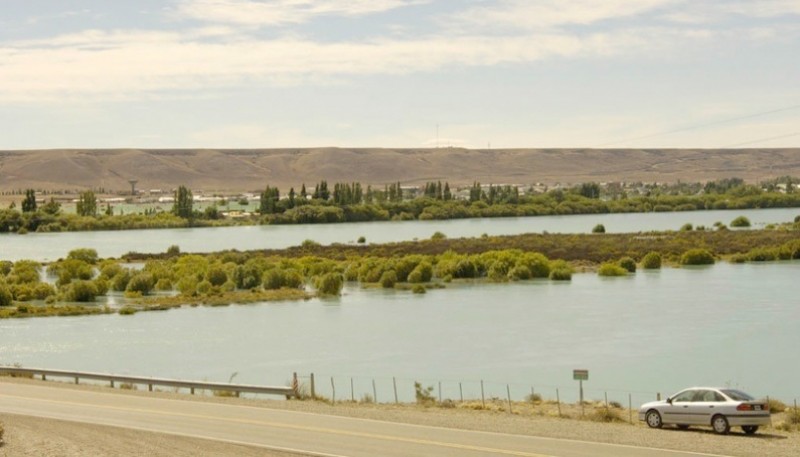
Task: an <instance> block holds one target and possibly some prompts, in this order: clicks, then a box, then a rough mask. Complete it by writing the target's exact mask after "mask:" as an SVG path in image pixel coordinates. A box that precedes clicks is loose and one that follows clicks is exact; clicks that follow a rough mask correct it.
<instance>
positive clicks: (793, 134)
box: [722, 132, 800, 149]
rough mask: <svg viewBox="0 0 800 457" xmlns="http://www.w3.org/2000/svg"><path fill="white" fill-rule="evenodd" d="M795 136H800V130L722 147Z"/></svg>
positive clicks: (736, 146) (735, 146)
mask: <svg viewBox="0 0 800 457" xmlns="http://www.w3.org/2000/svg"><path fill="white" fill-rule="evenodd" d="M793 136H800V132H795V133H790V134H788V135H778V136H771V137H769V138H761V139H758V140H752V141H745V142H744V143H737V144H729V145H727V146H722V148H723V149H724V148H738V147H739V146H746V145H748V144H753V143H761V142H762V141H771V140H779V139H781V138H791V137H793Z"/></svg>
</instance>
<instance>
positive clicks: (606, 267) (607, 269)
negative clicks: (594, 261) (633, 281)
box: [597, 262, 628, 276]
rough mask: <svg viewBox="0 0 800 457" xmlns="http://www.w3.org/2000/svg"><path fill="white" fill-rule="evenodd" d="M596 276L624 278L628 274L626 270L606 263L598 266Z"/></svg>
mask: <svg viewBox="0 0 800 457" xmlns="http://www.w3.org/2000/svg"><path fill="white" fill-rule="evenodd" d="M597 274H598V275H600V276H626V275H627V274H628V270H626V269H624V268H622V267H621V266H619V265H617V264H616V263H610V262H606V263H604V264H602V265H600V268H598V270H597Z"/></svg>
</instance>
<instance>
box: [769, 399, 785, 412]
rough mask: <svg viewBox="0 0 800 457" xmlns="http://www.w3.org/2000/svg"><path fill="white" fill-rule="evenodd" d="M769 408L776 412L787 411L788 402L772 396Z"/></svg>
mask: <svg viewBox="0 0 800 457" xmlns="http://www.w3.org/2000/svg"><path fill="white" fill-rule="evenodd" d="M769 410H770V411H771V412H772V413H773V414H774V413H782V412H784V411H786V403H784V402H782V401H780V400H778V399H776V398H770V399H769Z"/></svg>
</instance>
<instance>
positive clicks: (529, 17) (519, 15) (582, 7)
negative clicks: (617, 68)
mask: <svg viewBox="0 0 800 457" xmlns="http://www.w3.org/2000/svg"><path fill="white" fill-rule="evenodd" d="M676 1H677V2H678V3H680V0H569V1H564V0H538V1H529V0H506V1H502V2H498V3H496V4H493V5H491V6H480V7H475V8H471V9H468V10H466V11H464V12H463V13H461V14H458V15H456V21H457V22H463V23H465V24H467V25H478V26H482V27H493V28H504V27H508V26H511V27H518V28H551V27H560V26H566V25H575V24H577V25H588V24H593V23H596V22H599V21H603V20H609V19H617V18H623V17H630V16H635V15H638V14H641V13H644V12H647V11H651V10H654V9H656V8H659V7H664V6H667V5H670V4H675V3H676Z"/></svg>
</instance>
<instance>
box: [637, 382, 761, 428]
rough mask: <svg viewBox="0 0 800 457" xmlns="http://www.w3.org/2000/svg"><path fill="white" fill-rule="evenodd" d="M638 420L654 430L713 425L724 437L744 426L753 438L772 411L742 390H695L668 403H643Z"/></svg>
mask: <svg viewBox="0 0 800 457" xmlns="http://www.w3.org/2000/svg"><path fill="white" fill-rule="evenodd" d="M639 420H640V421H645V422H647V425H648V426H650V427H651V428H661V426H662V425H664V424H674V425H677V426H678V427H679V428H688V427H689V426H690V425H705V426H711V427H712V428H713V429H714V431H715V432H717V433H721V434H726V433H728V432H729V431H730V429H731V427H742V430H743V431H744V432H745V433H746V434H748V435H752V434H753V433H755V432H756V431H758V427H759V426H761V425H767V424H769V423H770V412H769V404H768V403H767V402H766V401H765V400H755V399H754V398H753V397H751V396H750V395H747V394H746V393H744V392H742V391H740V390H736V389H723V388H715V387H692V388H689V389H685V390H682V391H680V392H678V393H676V394H675V395H673V396H671V397H667V398H666V399H665V400H660V401H653V402H650V403H645V404H643V405H642V407H641V408H639Z"/></svg>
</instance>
